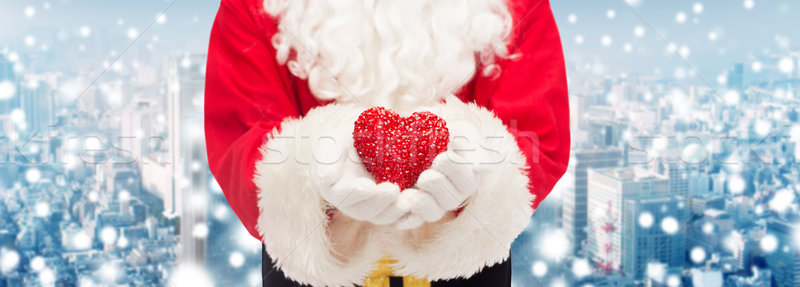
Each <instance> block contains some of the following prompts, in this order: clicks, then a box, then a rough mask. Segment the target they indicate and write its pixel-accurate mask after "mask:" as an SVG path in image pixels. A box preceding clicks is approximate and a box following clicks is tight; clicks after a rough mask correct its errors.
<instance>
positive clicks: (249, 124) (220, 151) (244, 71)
mask: <svg viewBox="0 0 800 287" xmlns="http://www.w3.org/2000/svg"><path fill="white" fill-rule="evenodd" d="M260 5H262V4H260V1H258V0H246V1H241V0H238V1H237V0H230V1H229V0H223V1H222V4H221V6H220V8H219V11H218V13H217V16H216V19H215V21H214V25H213V28H212V31H211V39H210V43H209V49H208V63H207V71H206V86H205V136H206V146H207V152H208V161H209V166H210V168H211V172H212V174H213V175H214V178H215V179H216V180H217V182H218V183H219V185H220V186H221V187H222V191H223V192H224V194H225V198H226V199H227V200H228V203H229V204H230V206H231V208H232V209H233V211H234V212H235V213H236V215H237V216H238V217H239V220H241V221H242V223H243V224H244V226H245V227H246V228H247V230H248V231H249V232H250V234H251V235H253V236H254V237H256V238H261V236H260V235H259V233H258V231H257V230H256V221H257V220H258V215H259V209H258V206H257V202H258V200H257V199H258V198H257V188H256V186H255V184H254V183H253V175H254V168H255V162H256V161H258V160H260V159H261V154H260V152H259V147H260V146H262V145H263V144H264V140H265V138H266V135H267V134H268V133H269V132H270V131H272V130H273V129H274V128H276V127H278V126H279V125H280V123H281V121H282V120H283V119H284V118H287V117H298V116H299V115H300V113H301V109H300V107H299V104H298V101H297V99H296V97H295V96H294V95H295V93H293V92H292V88H291V87H292V86H291V82H290V81H289V78H288V73H287V71H285V70H284V69H285V68H284V67H282V66H281V65H279V64H278V63H277V60H275V53H274V51H273V48H272V46H271V45H270V37H269V36H270V33H274V31H272V32H270V31H268V29H272V30H274V25H264V24H265V23H264V22H265V21H268V20H270V18H269V17H267V16H266V14H263V15H262V14H259V13H266V12H263V9H261V7H262V6H260ZM265 27H266V29H265ZM270 27H271V28H270Z"/></svg>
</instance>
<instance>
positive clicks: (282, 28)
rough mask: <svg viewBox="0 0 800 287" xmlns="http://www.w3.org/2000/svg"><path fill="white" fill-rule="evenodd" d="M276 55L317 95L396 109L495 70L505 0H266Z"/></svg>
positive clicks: (502, 42) (505, 26)
mask: <svg viewBox="0 0 800 287" xmlns="http://www.w3.org/2000/svg"><path fill="white" fill-rule="evenodd" d="M264 7H265V8H266V10H267V12H268V13H269V14H270V15H272V16H274V17H276V18H277V19H278V20H279V28H278V33H277V34H275V36H274V37H273V39H272V44H273V46H274V47H275V48H276V51H277V60H278V62H279V63H280V64H286V65H287V66H288V68H289V70H290V71H291V73H292V74H293V75H295V76H297V77H299V78H302V79H307V80H308V85H309V88H310V90H311V92H312V93H313V94H314V96H315V97H316V98H317V99H320V100H323V101H325V100H334V101H337V102H357V103H360V104H363V105H366V106H384V107H389V108H393V109H395V110H398V111H401V112H402V111H409V110H412V109H414V108H416V107H419V106H423V105H429V104H433V103H435V102H438V101H440V100H441V99H443V98H444V97H446V96H448V95H450V94H453V93H455V92H457V91H458V90H459V89H460V88H461V87H462V86H463V85H464V84H466V83H467V82H468V81H469V80H470V79H471V78H472V77H473V76H474V74H475V72H476V69H477V68H478V66H479V64H481V65H482V66H483V67H485V68H484V69H483V72H484V74H485V75H487V76H488V75H489V74H494V73H497V72H499V71H498V69H497V67H496V65H494V64H493V63H494V59H495V58H496V57H506V56H508V55H507V54H508V51H507V48H506V38H507V36H508V35H509V33H510V31H511V25H512V20H511V15H510V13H509V11H508V8H507V6H506V4H505V1H504V0H265V3H264Z"/></svg>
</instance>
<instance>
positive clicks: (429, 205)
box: [396, 122, 486, 229]
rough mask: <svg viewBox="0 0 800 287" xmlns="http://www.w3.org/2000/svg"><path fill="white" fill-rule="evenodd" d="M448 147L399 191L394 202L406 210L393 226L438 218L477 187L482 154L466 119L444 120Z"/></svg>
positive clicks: (474, 131)
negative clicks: (406, 212) (429, 166)
mask: <svg viewBox="0 0 800 287" xmlns="http://www.w3.org/2000/svg"><path fill="white" fill-rule="evenodd" d="M448 129H450V134H451V138H450V144H449V146H448V150H447V151H446V152H444V153H441V154H439V155H438V156H436V158H435V159H434V160H433V164H432V165H431V168H430V169H427V170H425V171H423V172H422V174H421V175H420V176H419V179H418V180H417V183H416V185H415V186H414V188H412V189H407V190H404V191H403V192H402V193H401V194H400V199H399V200H398V205H399V206H400V208H401V209H407V210H409V214H407V215H405V216H403V218H401V219H400V221H399V222H398V223H397V225H396V227H397V228H400V229H411V228H416V227H418V226H420V225H421V224H423V223H425V222H434V221H438V220H439V219H441V218H442V217H443V216H444V215H445V213H446V212H447V211H450V210H454V209H457V208H458V207H460V206H461V205H463V204H464V202H465V201H466V200H467V199H468V198H469V197H470V196H472V195H473V194H474V193H475V191H476V190H477V186H478V182H477V180H478V179H477V173H478V172H480V171H481V169H482V168H485V167H482V166H481V163H484V162H483V161H482V160H483V159H484V158H485V157H486V156H485V154H484V151H482V150H481V148H480V144H479V142H480V136H479V135H478V134H477V132H476V128H475V127H474V126H473V125H472V124H469V123H466V122H454V123H450V124H448Z"/></svg>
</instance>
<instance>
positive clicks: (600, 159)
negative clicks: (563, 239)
mask: <svg viewBox="0 0 800 287" xmlns="http://www.w3.org/2000/svg"><path fill="white" fill-rule="evenodd" d="M573 156H574V159H573V160H572V161H571V163H572V166H571V169H572V170H571V173H573V174H574V179H575V183H574V185H573V186H574V188H567V189H564V193H563V197H562V221H563V229H564V232H566V233H567V236H569V237H570V239H571V240H572V242H573V243H574V244H572V245H573V248H574V250H573V251H579V250H580V247H581V243H582V242H584V241H586V220H587V219H586V208H587V205H586V198H587V194H586V190H587V171H588V170H590V169H595V168H607V167H617V166H620V161H621V160H622V150H621V149H619V148H616V147H610V148H604V149H598V148H595V149H585V150H577V151H575V152H574V154H573Z"/></svg>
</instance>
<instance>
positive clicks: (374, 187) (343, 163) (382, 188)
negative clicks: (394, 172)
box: [313, 130, 406, 225]
mask: <svg viewBox="0 0 800 287" xmlns="http://www.w3.org/2000/svg"><path fill="white" fill-rule="evenodd" d="M315 151H316V152H315V155H314V163H313V164H314V165H315V167H314V169H313V173H314V179H315V181H316V184H317V186H318V187H319V190H320V195H321V196H322V198H323V199H324V200H325V201H326V202H327V203H328V204H329V205H331V206H332V207H333V208H336V209H337V210H339V211H341V212H342V213H344V214H345V215H347V216H350V217H352V218H353V219H356V220H361V221H368V222H372V223H374V224H377V225H386V224H391V223H395V222H396V221H397V220H398V219H399V218H400V217H401V216H403V214H405V213H406V211H403V210H401V209H400V208H398V206H397V205H396V202H397V199H398V195H399V194H400V188H399V187H398V186H397V185H396V184H393V183H388V182H387V183H380V184H378V183H376V182H375V180H373V178H372V175H371V174H370V173H369V172H367V170H366V168H364V166H363V164H361V161H360V160H359V159H358V155H357V154H356V152H355V148H354V147H353V139H352V130H341V131H333V132H332V135H331V136H330V137H324V138H321V139H320V140H319V141H318V142H317V143H316V144H315Z"/></svg>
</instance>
